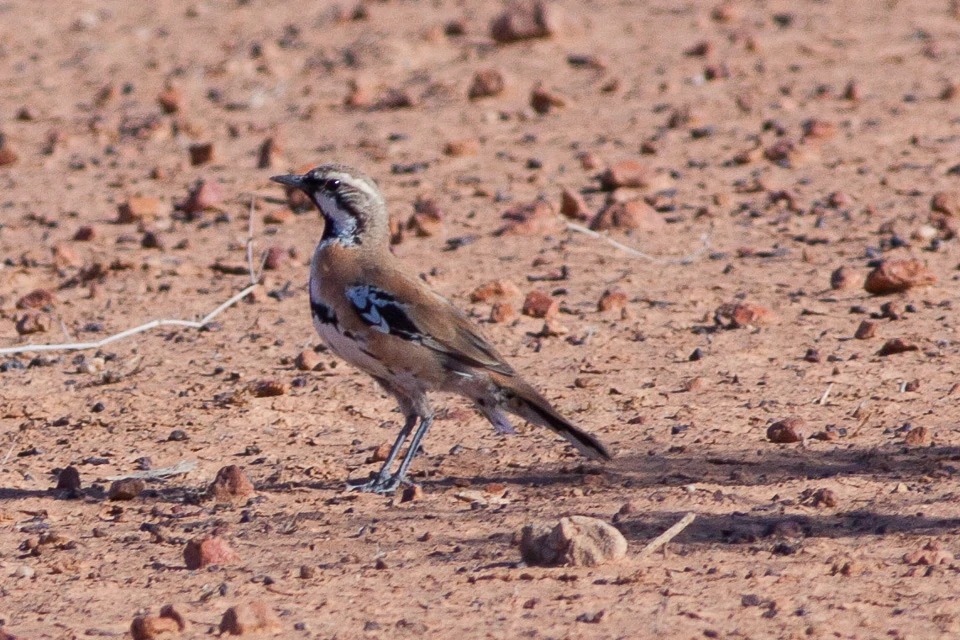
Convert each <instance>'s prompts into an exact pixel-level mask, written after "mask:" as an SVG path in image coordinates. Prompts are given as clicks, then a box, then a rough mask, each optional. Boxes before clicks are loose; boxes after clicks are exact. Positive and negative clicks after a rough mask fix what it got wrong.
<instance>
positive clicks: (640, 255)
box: [567, 222, 710, 264]
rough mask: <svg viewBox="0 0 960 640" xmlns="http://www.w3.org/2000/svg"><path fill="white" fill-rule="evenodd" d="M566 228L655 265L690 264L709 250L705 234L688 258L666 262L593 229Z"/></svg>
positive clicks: (571, 224) (569, 225)
mask: <svg viewBox="0 0 960 640" xmlns="http://www.w3.org/2000/svg"><path fill="white" fill-rule="evenodd" d="M567 228H568V229H570V230H571V231H579V232H580V233H585V234H587V235H588V236H590V237H592V238H599V239H600V240H604V241H606V242H607V243H608V244H609V245H610V246H612V247H616V248H617V249H620V250H621V251H624V252H626V253H628V254H630V255H632V256H634V257H635V258H642V259H644V260H649V261H650V262H655V263H657V264H690V263H692V262H693V261H694V260H696V259H697V258H698V257H700V255H701V254H702V253H703V252H704V251H706V250H707V249H709V248H710V237H709V235H707V234H706V233H705V234H703V235H702V236H700V241H701V242H702V243H703V246H701V247H700V248H699V249H697V250H696V251H694V252H693V253H691V254H690V255H689V256H686V257H685V258H674V259H671V260H666V259H664V258H657V257H656V256H651V255H647V254H646V253H644V252H642V251H637V250H636V249H634V248H633V247H628V246H627V245H625V244H622V243H620V242H617V241H616V240H614V239H613V238H610V237H609V236H605V235H603V234H602V233H597V232H596V231H594V230H593V229H588V228H587V227H584V226H582V225H579V224H575V223H573V222H568V223H567Z"/></svg>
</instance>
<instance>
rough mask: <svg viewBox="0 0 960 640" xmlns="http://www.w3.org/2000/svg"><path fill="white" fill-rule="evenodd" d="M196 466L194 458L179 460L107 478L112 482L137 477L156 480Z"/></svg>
mask: <svg viewBox="0 0 960 640" xmlns="http://www.w3.org/2000/svg"><path fill="white" fill-rule="evenodd" d="M196 467H197V463H196V461H194V460H181V461H180V462H178V463H177V464H175V465H173V466H172V467H163V468H162V469H151V470H149V471H134V472H133V473H128V474H126V475H122V476H111V477H109V478H107V480H110V481H111V482H113V481H114V480H129V479H132V478H139V479H140V480H157V479H160V478H167V477H169V476H179V475H183V474H185V473H190V472H191V471H193V470H194V469H195V468H196Z"/></svg>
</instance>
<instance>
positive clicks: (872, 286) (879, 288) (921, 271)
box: [863, 260, 937, 295]
mask: <svg viewBox="0 0 960 640" xmlns="http://www.w3.org/2000/svg"><path fill="white" fill-rule="evenodd" d="M936 282H937V277H936V276H935V275H933V273H932V272H931V271H930V270H929V269H928V268H927V267H926V266H924V264H923V263H922V262H920V261H919V260H890V261H887V262H884V263H883V264H881V265H880V266H878V267H877V268H876V269H874V270H873V271H871V272H870V273H869V274H868V275H867V279H866V281H865V282H864V283H863V288H864V289H866V291H867V292H868V293H872V294H874V295H886V294H891V293H900V292H902V291H907V290H908V289H912V288H913V287H923V286H928V285H932V284H936Z"/></svg>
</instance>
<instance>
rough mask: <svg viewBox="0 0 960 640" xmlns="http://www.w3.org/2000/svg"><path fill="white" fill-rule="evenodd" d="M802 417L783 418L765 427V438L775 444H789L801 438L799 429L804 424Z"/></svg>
mask: <svg viewBox="0 0 960 640" xmlns="http://www.w3.org/2000/svg"><path fill="white" fill-rule="evenodd" d="M805 424H806V423H805V422H804V421H803V419H802V418H785V419H784V420H780V421H779V422H774V423H773V424H772V425H770V427H769V428H768V429H767V440H769V441H770V442H775V443H777V444H789V443H792V442H800V441H801V440H803V434H802V432H801V430H802V429H803V427H804V426H805Z"/></svg>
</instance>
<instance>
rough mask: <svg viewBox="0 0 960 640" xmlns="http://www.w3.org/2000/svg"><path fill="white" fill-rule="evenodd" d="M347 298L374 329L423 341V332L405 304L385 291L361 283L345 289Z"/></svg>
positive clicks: (399, 336) (407, 338)
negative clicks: (412, 318)
mask: <svg viewBox="0 0 960 640" xmlns="http://www.w3.org/2000/svg"><path fill="white" fill-rule="evenodd" d="M347 298H349V300H350V303H351V304H352V305H353V308H354V309H356V310H357V313H359V314H360V317H361V318H362V319H363V321H364V322H366V323H367V324H368V325H370V327H371V328H372V329H373V330H374V331H379V332H381V333H389V334H391V335H395V336H397V337H398V338H403V339H404V340H413V341H416V342H422V341H423V338H424V335H423V332H421V331H420V329H419V327H417V325H416V324H415V323H414V321H413V320H411V319H410V316H408V315H407V312H406V305H405V304H403V303H400V302H397V299H396V298H395V297H394V296H393V295H391V294H389V293H387V292H386V291H383V290H382V289H377V288H376V287H371V286H369V285H361V286H356V287H350V288H349V289H347Z"/></svg>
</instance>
